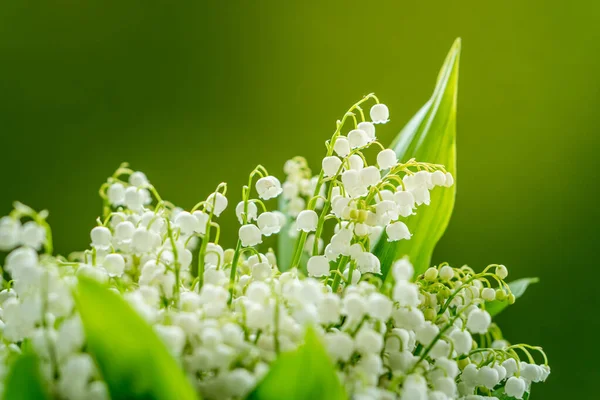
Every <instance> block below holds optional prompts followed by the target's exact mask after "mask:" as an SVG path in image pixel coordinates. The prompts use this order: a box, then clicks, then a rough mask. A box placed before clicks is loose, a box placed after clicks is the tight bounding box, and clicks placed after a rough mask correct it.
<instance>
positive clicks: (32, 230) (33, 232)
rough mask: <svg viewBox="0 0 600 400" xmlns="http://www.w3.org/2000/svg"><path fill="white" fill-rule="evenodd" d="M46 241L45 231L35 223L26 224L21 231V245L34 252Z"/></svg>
mask: <svg viewBox="0 0 600 400" xmlns="http://www.w3.org/2000/svg"><path fill="white" fill-rule="evenodd" d="M44 241H46V230H45V229H44V228H43V227H41V226H40V225H38V224H37V222H35V221H28V222H26V223H25V224H24V225H23V227H22V229H21V243H22V244H23V245H25V246H29V247H31V248H34V249H36V250H39V249H41V248H42V245H43V244H44Z"/></svg>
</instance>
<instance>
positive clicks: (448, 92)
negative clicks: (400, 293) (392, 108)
mask: <svg viewBox="0 0 600 400" xmlns="http://www.w3.org/2000/svg"><path fill="white" fill-rule="evenodd" d="M460 47H461V44H460V39H456V41H455V42H454V45H453V46H452V48H451V49H450V52H449V53H448V56H447V57H446V61H445V62H444V65H443V67H442V69H441V71H440V74H439V76H438V80H437V84H436V87H435V90H434V92H433V96H432V97H431V99H430V100H429V101H428V102H427V103H425V105H424V106H423V107H422V108H421V109H420V110H419V111H418V112H417V114H415V116H414V117H413V118H412V119H411V120H410V121H409V122H408V124H407V125H406V126H405V127H404V129H402V131H401V132H400V134H399V135H398V136H397V137H396V139H395V140H394V141H393V143H392V145H391V146H390V147H391V148H392V149H394V151H395V152H396V154H397V155H398V158H399V159H400V160H401V161H407V160H409V159H411V158H415V159H416V160H417V161H421V162H429V163H433V164H442V165H444V166H445V167H446V169H447V170H448V171H449V172H451V173H452V175H453V176H454V178H455V180H456V107H457V91H458V65H459V59H460ZM455 196H456V184H455V185H454V186H452V187H450V188H435V189H434V190H432V192H431V205H429V206H425V205H422V206H420V207H419V208H418V209H417V214H416V215H413V216H411V217H409V218H408V219H407V220H406V225H408V228H409V230H410V231H411V233H412V234H413V236H412V238H411V239H410V240H400V241H398V242H388V241H387V236H386V235H385V233H384V235H382V237H381V239H380V240H379V242H378V243H377V245H376V246H375V250H374V253H375V255H377V256H378V257H379V259H380V260H381V270H382V273H383V275H384V277H385V276H386V275H387V272H388V271H389V269H390V266H391V265H392V263H393V262H394V261H395V260H397V259H398V258H401V257H403V256H408V257H409V259H410V261H411V262H412V264H413V265H414V267H415V273H416V274H420V273H422V272H424V271H425V270H426V269H427V268H428V267H429V265H430V262H431V256H432V254H433V250H434V248H435V246H436V244H437V242H438V241H439V240H440V238H441V237H442V235H443V234H444V231H445V230H446V227H447V226H448V222H449V221H450V216H451V214H452V209H453V208H454V198H455Z"/></svg>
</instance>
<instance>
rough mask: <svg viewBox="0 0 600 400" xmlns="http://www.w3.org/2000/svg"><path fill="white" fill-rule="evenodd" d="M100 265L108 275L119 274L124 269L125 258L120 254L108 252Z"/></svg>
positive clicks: (121, 273)
mask: <svg viewBox="0 0 600 400" xmlns="http://www.w3.org/2000/svg"><path fill="white" fill-rule="evenodd" d="M102 266H103V267H104V269H105V270H106V272H108V276H111V277H112V276H121V275H123V271H124V270H125V260H124V259H123V256H122V255H120V254H108V255H107V256H106V257H105V258H104V261H103V262H102Z"/></svg>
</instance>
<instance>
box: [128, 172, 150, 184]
mask: <svg viewBox="0 0 600 400" xmlns="http://www.w3.org/2000/svg"><path fill="white" fill-rule="evenodd" d="M129 184H131V185H133V186H136V187H139V188H144V187H146V186H147V185H148V178H147V177H146V174H144V173H143V172H141V171H135V172H134V173H132V174H131V175H129Z"/></svg>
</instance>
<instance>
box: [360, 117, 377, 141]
mask: <svg viewBox="0 0 600 400" xmlns="http://www.w3.org/2000/svg"><path fill="white" fill-rule="evenodd" d="M357 128H358V129H360V130H361V131H363V132H365V134H366V135H367V138H368V139H369V142H372V141H373V140H375V125H373V123H372V122H369V121H363V122H359V123H358V125H357Z"/></svg>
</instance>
